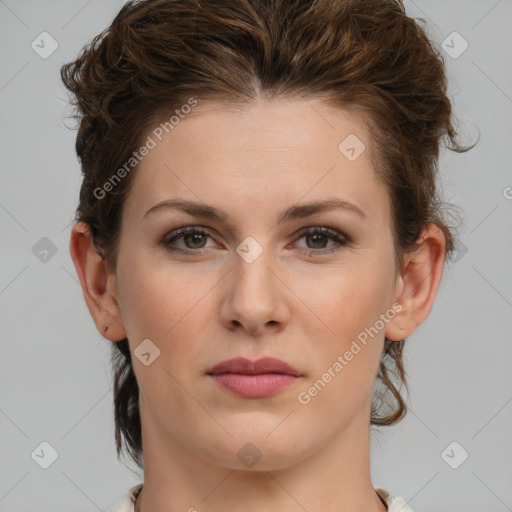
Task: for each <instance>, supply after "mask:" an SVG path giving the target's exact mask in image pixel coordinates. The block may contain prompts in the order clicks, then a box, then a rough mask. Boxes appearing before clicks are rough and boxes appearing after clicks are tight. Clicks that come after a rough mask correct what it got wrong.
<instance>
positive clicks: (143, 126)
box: [62, 0, 467, 512]
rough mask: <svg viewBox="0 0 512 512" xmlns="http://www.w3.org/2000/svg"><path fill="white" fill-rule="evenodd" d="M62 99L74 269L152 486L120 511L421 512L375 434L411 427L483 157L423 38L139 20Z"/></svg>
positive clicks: (404, 23)
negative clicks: (477, 157) (463, 184)
mask: <svg viewBox="0 0 512 512" xmlns="http://www.w3.org/2000/svg"><path fill="white" fill-rule="evenodd" d="M62 79H63V81H64V83H65V85H66V86H67V88H68V89H69V90H70V92H71V93H72V95H73V98H72V101H73V102H74V105H75V106H76V109H77V115H78V117H79V118H80V127H79V130H78V136H77V142H76V149H77V153H78V157H79V159H80V161H81V165H82V170H83V184H82V187H81V191H80V203H79V206H78V209H77V216H76V220H77V223H76V225H75V226H74V229H73V231H72V236H71V241H70V250H71V255H72V258H73V261H74V263H75V267H76V269H77V273H78V276H79V278H80V281H81V284H82V288H83V293H84V297H85V300H86V303H87V305H88V308H89V311H90V313H91V315H92V317H93V319H94V322H95V324H96V326H97V328H98V330H99V331H100V332H101V333H102V334H103V336H104V337H105V338H107V339H108V340H110V341H112V342H113V354H114V359H113V363H114V369H115V375H114V402H115V421H116V444H117V451H118V455H120V453H121V452H122V451H123V449H124V448H126V450H127V453H128V454H129V455H130V456H131V457H132V459H133V460H134V461H135V462H136V463H137V464H138V465H139V467H140V468H143V469H144V484H143V485H142V484H140V485H137V486H134V487H132V488H131V489H129V490H128V492H127V493H126V494H125V495H124V496H123V497H122V498H121V499H120V500H119V502H118V503H117V505H116V506H115V507H114V509H113V510H114V511H115V512H127V511H133V510H135V511H136V512H149V511H151V512H163V511H166V512H169V511H174V510H189V511H193V510H198V511H217V510H222V511H226V510H228V511H230V512H236V511H239V510H244V511H247V510H255V511H256V510H258V511H261V510H265V511H273V510H280V511H292V510H293V511H295V510H309V511H317V510H318V511H319V510H322V511H324V512H325V511H333V512H334V511H356V510H357V511H362V510H364V511H366V512H378V511H379V512H382V511H385V510H387V511H389V512H398V511H399V510H401V511H402V512H407V511H409V512H410V511H411V509H410V507H409V506H408V505H407V504H406V503H405V501H404V500H403V499H402V498H399V497H397V496H394V495H393V494H392V493H391V492H390V491H387V490H385V489H382V488H380V487H376V488H375V487H374V486H373V484H372V481H371V475H370V455H369V451H370V450H369V439H370V437H369V435H370V427H371V425H375V426H377V425H392V424H396V423H397V422H399V421H400V420H401V419H402V418H403V417H404V415H405V413H406V404H405V400H404V398H403V397H402V396H401V393H400V391H399V388H400V384H404V385H405V384H406V378H405V372H404V368H403V363H402V349H403V346H404V342H405V340H406V338H408V337H409V336H410V335H411V334H412V333H413V332H414V331H415V329H416V328H417V327H418V326H419V325H420V324H421V323H422V322H423V321H424V320H425V319H426V318H427V316H428V314H429V313H430V310H431V308H432V305H433V301H434V298H435V294H436V291H437V289H438V286H439V283H440V279H441V275H442V271H443V265H444V262H445V259H446V257H447V256H449V254H450V253H451V251H452V250H453V240H452V234H451V232H450V229H449V227H448V226H447V225H446V224H445V222H444V221H443V212H442V209H441V205H442V203H440V201H439V198H438V193H437V189H436V170H437V159H438V155H439V148H440V144H441V142H442V140H443V139H445V140H446V141H447V142H448V143H449V147H450V149H453V150H455V151H465V150H467V148H462V147H460V146H459V145H458V144H457V143H456V141H455V136H456V133H455V130H454V128H453V125H452V112H451V105H450V101H449V99H448V98H447V95H446V77H445V71H444V65H443V61H442V59H441V57H440V55H439V52H438V51H437V50H436V49H435V47H434V45H433V44H432V43H431V41H429V39H428V37H427V36H426V34H425V32H424V30H423V29H422V28H421V27H420V26H419V25H418V24H417V23H416V22H415V21H414V20H413V19H411V18H409V17H407V16H406V14H405V12H404V8H403V5H402V4H401V3H400V2H399V1H397V0H363V1H361V0H357V1H355V0H339V1H332V0H317V1H311V2H306V1H297V0H295V1H293V0H282V1H277V2H276V1H275V0H273V1H271V0H258V1H256V0H229V1H228V0H212V1H209V2H202V3H199V2H196V1H192V0H185V1H183V0H180V1H177V0H146V1H140V2H129V3H127V4H126V5H125V6H124V7H123V8H122V9H121V11H120V12H119V14H118V15H117V17H116V18H115V19H114V21H113V23H112V25H111V26H110V27H109V28H108V29H107V30H106V31H105V32H103V33H102V34H100V35H98V36H97V37H96V38H95V39H94V40H93V41H92V42H91V44H89V45H87V46H86V47H85V48H84V49H83V51H82V52H81V54H80V55H79V57H78V58H77V59H76V61H74V62H71V63H69V64H67V65H65V66H63V68H62ZM196 244H197V245H196ZM393 373H394V374H395V376H396V377H397V379H395V378H394V377H393ZM397 380H398V382H397Z"/></svg>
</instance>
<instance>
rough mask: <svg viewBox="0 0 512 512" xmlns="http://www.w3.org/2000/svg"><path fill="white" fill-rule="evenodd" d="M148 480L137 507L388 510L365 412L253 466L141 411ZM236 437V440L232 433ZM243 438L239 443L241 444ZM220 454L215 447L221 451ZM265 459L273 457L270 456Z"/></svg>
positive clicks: (167, 511) (141, 510)
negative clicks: (292, 456) (287, 457)
mask: <svg viewBox="0 0 512 512" xmlns="http://www.w3.org/2000/svg"><path fill="white" fill-rule="evenodd" d="M143 407H144V405H143V402H141V418H145V419H146V420H145V421H143V423H142V441H143V446H144V460H145V467H144V488H143V490H142V492H141V493H140V495H139V497H138V499H137V501H136V504H135V512H148V511H151V512H173V511H180V510H181V511H183V510H186V511H189V512H203V511H208V512H225V511H226V510H229V512H256V511H261V510H265V511H268V512H277V511H279V512H292V511H293V512H296V511H297V510H300V509H303V510H311V511H312V510H322V511H323V512H386V510H387V507H386V505H385V504H384V503H383V501H382V500H381V499H380V498H379V496H378V495H377V493H376V491H375V489H374V488H373V485H372V482H371V476H370V460H369V450H370V446H369V421H368V418H367V416H366V415H363V414H361V417H357V418H355V419H354V421H353V422H352V423H351V424H349V425H347V426H346V428H345V429H344V431H343V432H342V433H341V434H340V433H339V432H336V433H335V434H334V433H333V436H332V438H329V439H328V440H327V441H326V442H325V445H324V446H322V447H320V448H319V447H315V451H313V452H312V453H311V454H301V456H300V457H298V459H297V460H295V461H294V462H293V463H292V464H286V465H284V466H283V465H282V464H281V465H280V464H278V463H277V462H276V460H280V459H275V460H273V459H270V460H271V462H270V463H268V462H267V464H269V465H268V467H267V466H264V465H263V460H264V458H263V457H262V459H261V460H260V461H259V462H258V463H256V464H255V465H254V467H253V468H251V469H239V468H233V467H229V466H230V464H233V462H232V460H231V458H230V457H228V455H226V458H225V459H223V460H219V458H218V457H216V458H214V457H212V456H211V454H210V453H198V450H194V446H193V445H187V444H185V443H183V442H180V441H179V440H178V439H176V438H175V437H172V436H170V434H169V432H168V431H165V430H164V429H163V428H162V425H161V424H160V423H159V422H158V421H156V420H155V418H154V417H151V416H150V415H149V414H143V412H147V411H142V408H143ZM230 442H231V444H235V443H234V440H233V439H231V440H230ZM238 444H239V443H236V445H237V446H238ZM216 455H217V454H216ZM267 460H269V459H268V458H267Z"/></svg>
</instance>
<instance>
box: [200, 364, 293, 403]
mask: <svg viewBox="0 0 512 512" xmlns="http://www.w3.org/2000/svg"><path fill="white" fill-rule="evenodd" d="M207 373H208V375H210V376H211V377H212V379H213V380H214V381H215V382H216V383H217V384H218V385H219V386H221V387H222V388H224V389H227V390H229V391H231V392H232V393H234V394H236V395H239V396H242V397H248V398H261V397H265V396H270V395H273V394H275V393H277V392H278V391H280V390H281V389H284V388H286V387H288V386H290V385H292V384H293V383H294V382H296V381H297V380H298V378H299V377H300V376H301V374H300V372H299V371H298V370H297V369H296V368H294V367H293V366H290V365H289V364H288V363H286V362H285V361H281V360H280V359H275V358H273V357H263V358H261V359H258V360H256V361H251V360H249V359H245V358H243V357H236V358H234V359H228V360H227V361H222V362H221V363H218V364H216V365H215V366H213V367H212V368H210V370H208V372H207Z"/></svg>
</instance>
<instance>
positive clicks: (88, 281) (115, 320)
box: [69, 222, 126, 341]
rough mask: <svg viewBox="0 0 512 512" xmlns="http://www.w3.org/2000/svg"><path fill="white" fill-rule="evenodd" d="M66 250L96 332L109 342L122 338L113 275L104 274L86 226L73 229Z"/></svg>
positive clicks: (82, 224) (101, 263)
mask: <svg viewBox="0 0 512 512" xmlns="http://www.w3.org/2000/svg"><path fill="white" fill-rule="evenodd" d="M69 250H70V253H71V258H72V259H73V263H74V264H75V268H76V271H77V274H78V277H79V279H80V284H81V285H82V292H83V294H84V298H85V302H86V304H87V307H88V308H89V312H90V313H91V316H92V318H93V320H94V323H95V324H96V328H97V329H98V331H99V332H100V334H101V335H102V336H104V337H105V338H107V339H109V340H111V341H118V340H121V339H123V338H125V337H126V331H125V328H124V326H123V321H122V319H121V312H120V310H119V306H118V302H117V290H116V277H115V274H113V273H110V274H109V273H108V272H107V265H106V261H105V260H104V259H103V258H102V257H101V256H100V254H98V252H97V250H96V247H95V246H94V242H93V240H92V237H91V232H90V230H89V226H88V225H87V224H86V223H85V222H78V223H77V224H75V226H74V227H73V230H72V232H71V239H70V244H69ZM104 326H108V329H107V330H106V331H104V330H103V327H104Z"/></svg>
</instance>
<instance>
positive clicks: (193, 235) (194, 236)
mask: <svg viewBox="0 0 512 512" xmlns="http://www.w3.org/2000/svg"><path fill="white" fill-rule="evenodd" d="M191 238H192V244H193V247H190V248H191V249H197V248H198V246H196V245H195V243H196V242H200V239H201V238H203V244H202V245H201V244H200V245H199V248H201V247H204V242H205V240H204V238H205V236H204V235H203V234H202V233H190V234H187V235H185V237H184V240H185V243H186V245H187V246H188V245H189V244H188V243H187V242H188V241H190V239H191Z"/></svg>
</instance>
